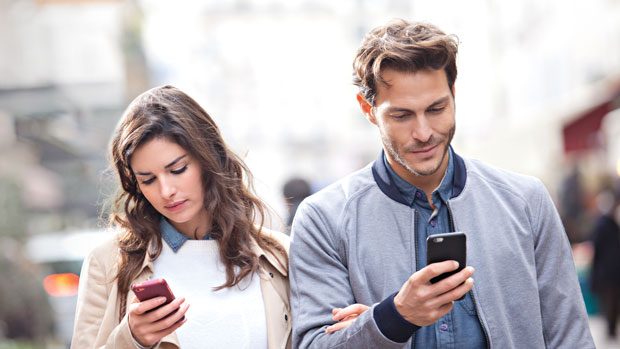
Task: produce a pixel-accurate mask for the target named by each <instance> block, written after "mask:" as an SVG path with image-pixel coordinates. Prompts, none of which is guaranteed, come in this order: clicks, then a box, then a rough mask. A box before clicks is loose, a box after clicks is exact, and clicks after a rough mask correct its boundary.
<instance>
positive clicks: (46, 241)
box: [25, 230, 112, 347]
mask: <svg viewBox="0 0 620 349" xmlns="http://www.w3.org/2000/svg"><path fill="white" fill-rule="evenodd" d="M110 234H112V232H111V231H109V230H88V231H74V232H58V233H51V234H42V235H37V236H34V237H32V238H30V239H29V240H28V241H27V243H26V245H25V250H26V254H27V256H28V258H29V259H30V260H31V261H32V262H33V263H36V264H39V265H40V266H41V268H42V269H43V271H44V273H45V275H44V279H43V284H42V285H41V287H43V288H44V289H45V292H46V293H47V296H48V298H49V302H50V305H51V307H52V313H53V320H54V332H55V337H56V338H57V339H58V340H60V341H62V342H63V343H65V344H67V347H68V345H69V344H70V343H71V336H72V334H73V318H74V315H75V307H76V302H77V292H78V284H79V279H80V278H79V276H80V270H81V268H82V262H83V261H84V258H85V257H86V255H87V254H88V253H89V252H90V251H91V250H92V249H93V248H94V247H95V246H97V245H98V244H99V243H101V242H102V241H103V240H104V239H105V238H107V237H108V236H110Z"/></svg>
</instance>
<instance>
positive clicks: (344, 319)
mask: <svg viewBox="0 0 620 349" xmlns="http://www.w3.org/2000/svg"><path fill="white" fill-rule="evenodd" d="M369 308H370V307H369V306H367V305H364V304H351V305H349V306H348V307H346V308H344V309H342V308H335V309H332V315H333V317H332V319H333V320H334V321H338V322H337V323H335V324H333V325H331V326H329V327H328V328H326V329H325V333H332V332H336V331H339V330H342V329H343V328H347V327H349V326H351V325H352V324H353V322H355V320H357V317H358V316H360V315H362V313H363V312H365V311H366V310H368V309H369Z"/></svg>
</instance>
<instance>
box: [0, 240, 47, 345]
mask: <svg viewBox="0 0 620 349" xmlns="http://www.w3.org/2000/svg"><path fill="white" fill-rule="evenodd" d="M0 246H1V248H0V252H1V254H0V280H2V282H0V338H3V337H4V338H11V339H30V340H35V341H37V342H43V341H44V340H45V338H46V337H48V336H50V335H51V333H52V330H53V318H52V310H51V307H50V304H49V302H48V298H47V295H46V294H45V292H44V291H43V288H42V287H41V279H40V277H39V276H38V275H37V272H36V268H34V266H33V265H31V264H30V263H29V262H28V261H27V260H26V259H25V258H24V255H23V253H22V251H21V248H20V244H19V243H18V242H17V241H16V240H14V239H11V238H6V237H4V238H2V239H1V243H0Z"/></svg>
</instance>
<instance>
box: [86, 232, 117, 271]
mask: <svg viewBox="0 0 620 349" xmlns="http://www.w3.org/2000/svg"><path fill="white" fill-rule="evenodd" d="M107 233H108V236H107V237H106V238H105V239H103V240H102V241H101V242H100V243H99V244H98V245H96V246H95V247H94V248H93V249H92V250H91V251H90V252H89V253H88V257H87V259H95V260H97V261H98V262H99V263H103V264H106V265H108V264H110V263H116V262H117V260H118V256H119V250H118V242H119V240H120V238H121V232H120V231H118V230H112V229H110V230H108V231H107Z"/></svg>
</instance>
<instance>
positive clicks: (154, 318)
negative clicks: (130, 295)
mask: <svg viewBox="0 0 620 349" xmlns="http://www.w3.org/2000/svg"><path fill="white" fill-rule="evenodd" d="M165 301H166V297H156V298H152V299H149V300H146V301H144V302H140V301H139V300H138V298H135V297H134V299H133V301H132V303H131V305H130V306H129V309H128V311H127V313H128V314H129V329H130V330H131V334H132V335H133V338H134V339H135V340H136V341H138V343H140V344H141V345H142V346H145V347H150V346H152V345H153V344H155V343H157V342H158V341H159V340H160V339H162V338H164V337H165V336H167V335H169V334H170V333H172V332H174V331H175V330H176V329H177V328H179V327H181V325H183V324H184V323H186V322H187V318H185V320H183V321H179V319H181V318H182V317H183V316H184V315H185V312H187V309H188V308H189V304H187V303H185V304H183V306H181V304H182V303H183V302H185V298H177V299H175V300H173V301H172V302H170V303H169V304H166V305H165V306H163V307H161V308H159V309H157V310H153V311H151V312H149V310H151V309H155V308H157V307H158V306H160V305H161V304H163V303H164V302H165ZM170 313H174V314H171V315H170V316H168V317H166V315H168V314H170ZM177 321H178V322H177Z"/></svg>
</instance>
